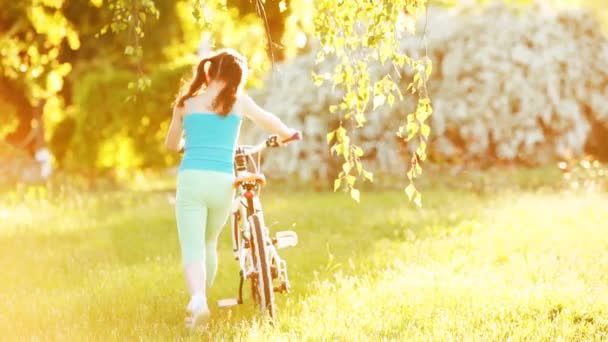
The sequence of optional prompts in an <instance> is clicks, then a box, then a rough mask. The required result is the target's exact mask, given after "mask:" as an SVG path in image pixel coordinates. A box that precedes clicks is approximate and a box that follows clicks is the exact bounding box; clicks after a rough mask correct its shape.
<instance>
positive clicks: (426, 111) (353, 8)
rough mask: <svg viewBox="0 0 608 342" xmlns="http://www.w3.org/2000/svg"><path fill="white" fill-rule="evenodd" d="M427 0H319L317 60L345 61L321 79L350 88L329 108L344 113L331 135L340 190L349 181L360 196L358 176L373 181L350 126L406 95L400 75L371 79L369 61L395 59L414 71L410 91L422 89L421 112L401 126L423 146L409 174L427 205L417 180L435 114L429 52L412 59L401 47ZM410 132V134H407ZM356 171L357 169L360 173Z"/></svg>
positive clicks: (411, 191)
mask: <svg viewBox="0 0 608 342" xmlns="http://www.w3.org/2000/svg"><path fill="white" fill-rule="evenodd" d="M425 4H426V1H425V0H422V1H419V0H401V1H390V0H386V1H378V2H373V1H369V2H368V1H363V2H359V1H331V0H328V1H317V2H316V5H317V7H316V17H315V21H314V22H315V30H316V34H317V38H318V39H319V41H320V43H321V45H322V49H321V51H320V52H319V55H318V58H317V61H318V63H321V62H323V61H324V60H325V58H326V57H327V56H333V57H335V58H336V59H337V60H338V61H340V63H339V64H338V65H337V66H336V67H335V69H334V70H333V73H326V74H322V75H315V76H314V78H315V82H316V83H317V84H319V85H320V84H322V83H323V82H324V81H329V82H332V84H333V86H334V87H336V88H339V89H340V90H342V91H343V92H344V97H343V98H342V101H341V103H340V104H339V105H338V106H332V107H330V108H329V110H330V112H332V113H338V114H339V115H340V117H341V118H342V120H341V122H340V126H339V127H337V128H336V129H335V130H334V131H332V132H330V133H329V134H328V135H327V141H328V143H329V144H332V147H331V150H332V152H335V153H336V154H337V155H338V156H342V157H343V159H344V163H343V165H342V172H341V173H340V174H339V176H338V177H339V178H338V179H337V180H336V182H335V186H334V190H337V189H338V188H340V186H344V187H345V188H346V190H348V191H349V192H350V194H351V196H352V197H353V199H355V200H357V201H358V200H359V191H358V190H357V189H356V188H355V182H356V180H357V177H356V176H355V175H353V174H356V175H358V176H361V177H363V178H364V179H365V180H369V181H372V180H373V178H372V177H373V176H372V173H370V172H369V171H367V170H365V169H364V168H363V166H362V164H361V160H360V158H361V157H362V156H363V154H364V151H363V150H362V149H361V147H359V146H357V145H356V144H355V143H354V142H353V141H352V139H351V138H350V137H349V136H348V129H356V128H360V127H363V126H364V125H365V123H366V121H367V120H368V118H367V115H366V113H367V112H368V109H369V108H370V102H371V105H372V108H373V109H376V108H378V107H379V106H382V105H385V104H388V105H393V103H394V102H395V96H399V97H400V98H402V97H403V94H402V93H401V91H400V89H399V87H398V86H397V82H398V80H394V79H393V78H392V77H391V75H390V74H386V75H385V76H384V77H382V78H381V79H379V80H372V79H370V76H369V75H370V72H369V62H370V61H378V62H380V63H383V64H384V63H392V64H394V65H395V66H396V67H399V68H402V67H403V66H404V65H406V64H407V65H409V66H410V67H412V69H413V70H414V72H415V74H414V79H413V81H412V82H411V84H410V86H409V87H408V90H409V91H411V92H412V93H413V94H418V96H419V101H418V106H417V108H416V111H415V112H414V113H412V114H409V115H408V116H407V122H406V123H405V124H404V125H403V126H402V127H400V128H399V131H398V136H399V137H400V138H402V139H405V140H408V141H411V140H414V139H417V140H418V148H417V150H416V153H415V154H414V155H413V156H412V159H411V169H410V171H409V172H408V173H407V176H408V179H409V181H410V184H409V186H408V187H407V188H406V193H407V195H408V197H409V198H410V199H413V200H414V201H415V203H416V204H417V205H419V206H420V205H421V195H420V193H419V192H418V191H417V190H416V188H415V186H414V184H413V181H414V179H415V178H416V177H417V176H419V175H420V174H421V172H422V168H421V166H420V162H421V161H424V160H425V159H426V142H427V139H428V136H429V133H430V127H429V126H428V125H427V124H426V123H425V122H426V119H427V118H428V117H429V116H430V115H431V113H432V109H431V102H430V100H429V98H428V96H427V92H426V81H427V79H428V77H429V76H430V74H431V70H432V69H431V61H430V59H429V58H428V57H421V58H412V57H411V56H408V55H407V54H405V53H402V52H400V49H399V48H398V46H399V40H400V39H399V38H400V36H401V35H403V34H413V33H415V21H416V19H417V17H418V16H419V15H420V14H422V13H424V8H425ZM404 132H407V134H404ZM355 171H356V173H355Z"/></svg>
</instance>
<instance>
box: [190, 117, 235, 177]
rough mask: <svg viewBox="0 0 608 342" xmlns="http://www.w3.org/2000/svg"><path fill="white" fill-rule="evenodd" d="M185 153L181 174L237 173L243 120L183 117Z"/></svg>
mask: <svg viewBox="0 0 608 342" xmlns="http://www.w3.org/2000/svg"><path fill="white" fill-rule="evenodd" d="M183 126H184V132H185V140H186V145H185V151H184V156H183V158H182V162H181V165H180V167H179V170H180V171H182V170H206V171H218V172H225V173H230V174H233V173H234V164H233V163H234V161H233V160H234V153H235V150H236V143H237V137H238V135H239V131H240V128H241V117H240V116H238V115H236V114H234V113H230V114H228V115H227V116H225V117H224V116H220V115H218V114H214V113H197V112H191V113H190V114H188V115H186V116H185V117H184V122H183Z"/></svg>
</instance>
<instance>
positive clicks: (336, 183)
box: [334, 178, 342, 192]
mask: <svg viewBox="0 0 608 342" xmlns="http://www.w3.org/2000/svg"><path fill="white" fill-rule="evenodd" d="M341 182H342V178H337V179H335V180H334V192H336V191H337V190H338V189H339V188H340V184H341Z"/></svg>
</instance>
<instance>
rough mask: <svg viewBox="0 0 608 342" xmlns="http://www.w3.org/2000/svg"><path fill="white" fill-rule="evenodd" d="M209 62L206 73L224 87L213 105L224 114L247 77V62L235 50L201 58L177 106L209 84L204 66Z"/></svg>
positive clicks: (226, 113) (233, 101)
mask: <svg viewBox="0 0 608 342" xmlns="http://www.w3.org/2000/svg"><path fill="white" fill-rule="evenodd" d="M207 63H208V64H209V70H208V74H209V77H210V78H211V80H214V81H216V80H217V81H221V82H223V83H224V88H222V90H220V92H219V94H218V95H217V97H216V98H215V99H214V100H213V104H212V105H213V107H214V110H216V111H217V112H218V113H219V114H220V115H222V116H226V115H228V114H229V113H230V110H231V109H232V107H233V106H234V103H235V102H236V94H237V92H238V90H239V87H241V86H242V84H243V83H244V82H245V80H246V79H247V62H246V60H245V58H243V56H241V55H239V54H238V53H237V52H236V51H234V50H230V49H224V50H220V51H219V52H217V53H216V54H215V55H213V56H211V57H208V58H204V59H202V60H201V61H200V62H199V63H198V65H197V66H196V69H195V70H194V77H193V78H192V81H190V84H189V85H188V87H187V90H186V91H185V92H184V93H182V95H181V96H179V97H178V99H177V106H178V107H183V106H184V103H185V101H186V100H187V99H189V98H191V97H193V96H194V95H195V94H197V93H198V92H199V91H200V90H201V88H202V87H203V86H205V87H206V86H207V85H208V84H209V80H208V79H207V76H206V75H207V74H206V73H205V68H206V65H207Z"/></svg>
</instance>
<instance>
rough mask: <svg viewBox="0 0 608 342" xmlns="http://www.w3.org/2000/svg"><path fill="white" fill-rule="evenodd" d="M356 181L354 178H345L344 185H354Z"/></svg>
mask: <svg viewBox="0 0 608 342" xmlns="http://www.w3.org/2000/svg"><path fill="white" fill-rule="evenodd" d="M356 180H357V178H356V177H355V176H350V175H348V176H346V183H348V184H349V185H351V186H352V185H355V181H356Z"/></svg>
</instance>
